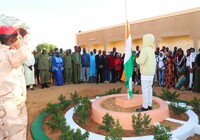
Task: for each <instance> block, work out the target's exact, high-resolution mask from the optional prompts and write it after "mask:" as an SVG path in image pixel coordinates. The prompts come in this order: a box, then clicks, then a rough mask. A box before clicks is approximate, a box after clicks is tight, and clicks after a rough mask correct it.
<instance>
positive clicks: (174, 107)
mask: <svg viewBox="0 0 200 140" xmlns="http://www.w3.org/2000/svg"><path fill="white" fill-rule="evenodd" d="M169 107H170V108H171V110H172V111H173V112H174V113H175V114H176V115H180V114H182V113H185V112H186V111H187V110H188V108H187V107H182V106H179V105H178V103H170V105H169Z"/></svg>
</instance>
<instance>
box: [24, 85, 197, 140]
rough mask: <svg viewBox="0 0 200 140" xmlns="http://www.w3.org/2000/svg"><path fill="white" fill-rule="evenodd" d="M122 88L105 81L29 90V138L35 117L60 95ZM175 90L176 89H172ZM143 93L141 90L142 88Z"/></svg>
mask: <svg viewBox="0 0 200 140" xmlns="http://www.w3.org/2000/svg"><path fill="white" fill-rule="evenodd" d="M120 87H121V88H122V92H124V93H125V92H126V91H127V90H126V88H125V86H124V84H122V83H118V84H117V83H112V84H111V83H105V84H88V83H84V84H70V85H63V86H55V85H54V84H51V85H50V88H45V89H41V88H40V86H37V87H35V90H28V95H27V110H28V136H27V139H28V140H32V137H31V133H30V125H31V123H32V122H33V120H34V119H35V117H36V116H37V115H38V114H39V113H40V112H41V111H42V110H43V109H44V108H46V105H47V103H49V102H51V103H56V102H58V97H59V96H60V95H61V94H63V95H64V96H66V98H67V99H69V98H70V93H74V91H75V90H76V91H77V93H78V94H79V95H80V96H88V97H89V98H94V95H96V94H103V93H105V91H108V90H109V89H113V88H120ZM134 88H135V90H140V88H141V87H140V86H134ZM154 91H155V92H156V94H157V95H160V94H161V93H162V88H161V87H157V86H154ZM171 91H174V89H171ZM140 93H141V90H140ZM177 93H180V97H179V99H182V100H186V101H190V100H192V99H193V97H197V98H200V94H197V93H193V92H190V91H177Z"/></svg>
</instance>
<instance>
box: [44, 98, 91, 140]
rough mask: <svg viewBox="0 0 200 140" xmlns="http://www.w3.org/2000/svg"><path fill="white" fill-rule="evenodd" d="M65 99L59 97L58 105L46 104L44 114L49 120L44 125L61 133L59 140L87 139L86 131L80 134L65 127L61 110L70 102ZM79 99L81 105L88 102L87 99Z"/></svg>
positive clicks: (78, 131)
mask: <svg viewBox="0 0 200 140" xmlns="http://www.w3.org/2000/svg"><path fill="white" fill-rule="evenodd" d="M65 98H66V97H65V96H63V95H61V96H60V97H59V101H60V103H59V104H51V103H48V104H47V108H46V109H45V112H47V113H48V114H49V115H50V119H49V121H47V122H46V123H45V124H46V125H48V126H49V127H50V128H51V129H52V130H53V131H54V130H57V129H58V130H60V131H61V135H60V140H87V139H88V137H89V132H88V131H87V132H85V133H84V134H82V133H81V131H80V129H77V130H76V131H74V129H71V128H70V126H67V125H66V119H65V117H64V115H63V113H62V110H63V109H64V108H65V107H66V106H67V105H68V104H69V103H70V102H69V101H66V100H65ZM81 99H82V100H81V101H82V102H81V103H82V104H86V103H87V102H88V100H89V99H88V98H87V97H84V98H81ZM85 100H87V101H85Z"/></svg>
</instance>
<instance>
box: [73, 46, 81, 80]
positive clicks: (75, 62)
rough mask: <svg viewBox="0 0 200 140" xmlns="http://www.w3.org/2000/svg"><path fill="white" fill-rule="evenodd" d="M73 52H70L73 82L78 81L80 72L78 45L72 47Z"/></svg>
mask: <svg viewBox="0 0 200 140" xmlns="http://www.w3.org/2000/svg"><path fill="white" fill-rule="evenodd" d="M74 49H75V52H73V53H72V67H73V80H74V84H76V83H80V82H81V81H80V74H81V71H80V70H81V54H80V52H79V50H78V47H77V46H75V47H74Z"/></svg>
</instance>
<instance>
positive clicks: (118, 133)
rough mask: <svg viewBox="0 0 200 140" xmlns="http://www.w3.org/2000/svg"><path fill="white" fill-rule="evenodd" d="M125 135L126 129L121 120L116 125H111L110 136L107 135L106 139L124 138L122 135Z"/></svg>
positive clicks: (118, 139) (116, 139)
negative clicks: (123, 127)
mask: <svg viewBox="0 0 200 140" xmlns="http://www.w3.org/2000/svg"><path fill="white" fill-rule="evenodd" d="M123 135H124V130H123V129H122V127H121V125H120V123H119V120H117V123H116V125H115V126H114V127H111V129H110V131H109V133H108V136H106V138H105V140H122V136H123Z"/></svg>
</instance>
